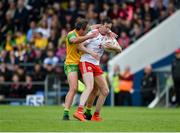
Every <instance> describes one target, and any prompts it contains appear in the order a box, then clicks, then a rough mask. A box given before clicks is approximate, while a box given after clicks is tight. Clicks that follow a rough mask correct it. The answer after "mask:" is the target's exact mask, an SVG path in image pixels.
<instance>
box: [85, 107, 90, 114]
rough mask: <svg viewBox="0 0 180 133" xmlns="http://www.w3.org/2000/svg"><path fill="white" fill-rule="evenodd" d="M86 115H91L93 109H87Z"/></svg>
mask: <svg viewBox="0 0 180 133" xmlns="http://www.w3.org/2000/svg"><path fill="white" fill-rule="evenodd" d="M85 113H86V114H87V115H91V108H88V107H86V110H85Z"/></svg>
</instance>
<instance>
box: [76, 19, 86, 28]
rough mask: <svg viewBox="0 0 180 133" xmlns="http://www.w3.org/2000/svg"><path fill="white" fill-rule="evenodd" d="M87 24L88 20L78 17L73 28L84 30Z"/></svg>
mask: <svg viewBox="0 0 180 133" xmlns="http://www.w3.org/2000/svg"><path fill="white" fill-rule="evenodd" d="M87 24H88V21H87V20H86V19H83V18H81V19H78V20H77V21H76V23H75V29H76V30H80V29H83V30H85V29H86V27H87Z"/></svg>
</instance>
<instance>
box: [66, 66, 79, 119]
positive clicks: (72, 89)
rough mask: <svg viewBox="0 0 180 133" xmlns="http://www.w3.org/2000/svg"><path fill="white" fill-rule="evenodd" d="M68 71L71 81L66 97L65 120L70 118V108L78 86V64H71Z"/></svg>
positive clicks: (69, 80)
mask: <svg viewBox="0 0 180 133" xmlns="http://www.w3.org/2000/svg"><path fill="white" fill-rule="evenodd" d="M66 73H67V79H68V83H69V91H68V93H67V95H66V97H65V108H64V115H63V120H69V110H70V107H71V105H72V102H73V98H74V96H75V94H76V91H77V88H78V66H77V67H76V66H71V68H70V67H69V70H67V71H66Z"/></svg>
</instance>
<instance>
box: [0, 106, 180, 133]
mask: <svg viewBox="0 0 180 133" xmlns="http://www.w3.org/2000/svg"><path fill="white" fill-rule="evenodd" d="M75 109H76V108H74V107H73V108H72V109H71V120H70V121H62V114H63V107H60V106H43V107H26V106H0V131H1V132H3V131H9V132H12V131H17V132H20V131H23V132H27V131H38V132H41V131H42V132H46V131H49V132H52V131H68V132H71V131H76V132H93V131H96V132H99V131H101V132H102V131H106V132H114V131H117V132H120V131H122V132H124V131H131V132H141V131H142V132H145V131H150V132H154V131H157V132H161V131H162V132H165V131H166V132H168V131H171V132H173V131H180V108H176V109H175V108H173V109H167V108H156V109H147V108H140V107H129V108H128V107H103V109H102V117H103V118H104V121H102V122H91V121H88V122H84V123H83V122H80V121H77V120H75V119H74V118H72V113H73V112H74V111H75Z"/></svg>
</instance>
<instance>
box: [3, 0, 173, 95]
mask: <svg viewBox="0 0 180 133" xmlns="http://www.w3.org/2000/svg"><path fill="white" fill-rule="evenodd" d="M174 2H175V1H174V0H135V1H133V0H131V1H130V0H0V83H3V82H4V81H12V82H13V83H12V84H11V85H9V86H5V85H4V86H3V85H0V90H1V89H2V88H6V90H3V93H4V94H5V96H6V97H13V98H15V97H20V98H23V97H25V95H26V94H32V93H35V92H36V91H37V90H38V89H39V88H40V89H41V87H39V86H38V87H33V85H32V81H44V80H45V77H46V75H48V74H52V73H56V74H57V75H59V77H60V79H61V81H62V82H63V83H64V84H67V80H65V79H66V76H65V74H64V71H63V63H64V59H65V56H66V48H65V37H66V35H67V33H68V32H69V31H70V30H72V29H73V26H74V23H75V21H76V19H78V18H80V17H82V18H86V19H87V20H88V22H89V24H90V25H93V24H97V23H100V22H101V20H102V19H103V18H104V17H106V16H109V17H110V18H111V19H112V21H113V27H112V31H113V32H115V33H116V34H117V35H118V38H117V39H118V42H119V45H121V47H122V48H123V49H126V48H127V47H128V46H130V45H131V43H133V42H134V41H136V40H137V39H138V38H139V37H141V36H142V35H143V34H146V33H147V32H148V31H149V30H150V29H151V28H152V27H153V26H155V24H157V23H159V22H161V21H163V20H164V19H165V18H167V17H168V16H170V15H171V14H173V12H175V10H176V8H175V3H174ZM111 56H112V55H111V54H109V53H104V55H103V57H102V59H101V64H102V65H103V69H104V70H106V69H107V67H106V66H107V61H108V60H109V59H110V58H111ZM18 82H26V84H17V83H18Z"/></svg>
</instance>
